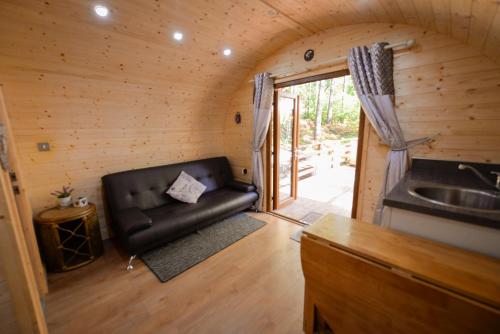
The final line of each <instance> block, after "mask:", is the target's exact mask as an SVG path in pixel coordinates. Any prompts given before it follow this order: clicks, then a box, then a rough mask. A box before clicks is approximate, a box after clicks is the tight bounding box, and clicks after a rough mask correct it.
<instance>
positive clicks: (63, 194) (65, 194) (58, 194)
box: [50, 186, 74, 198]
mask: <svg viewBox="0 0 500 334" xmlns="http://www.w3.org/2000/svg"><path fill="white" fill-rule="evenodd" d="M73 191H74V189H73V188H70V187H67V186H63V187H62V191H61V190H56V191H54V192H51V193H50V194H51V195H52V196H55V197H57V198H65V197H69V196H71V194H72V193H73Z"/></svg>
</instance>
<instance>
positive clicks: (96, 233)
mask: <svg viewBox="0 0 500 334" xmlns="http://www.w3.org/2000/svg"><path fill="white" fill-rule="evenodd" d="M35 222H36V229H37V235H38V239H39V243H40V248H41V252H42V256H43V258H44V261H45V264H46V266H47V270H49V271H67V270H72V269H76V268H79V267H82V266H84V265H86V264H88V263H90V262H92V261H94V260H95V259H96V258H97V257H98V256H100V255H101V254H102V253H103V245H102V238H101V231H100V229H99V220H98V219H97V212H96V207H95V205H94V204H92V203H89V204H88V205H87V206H86V207H83V208H74V207H68V208H52V209H48V210H45V211H43V212H41V213H39V214H38V215H37V217H36V218H35Z"/></svg>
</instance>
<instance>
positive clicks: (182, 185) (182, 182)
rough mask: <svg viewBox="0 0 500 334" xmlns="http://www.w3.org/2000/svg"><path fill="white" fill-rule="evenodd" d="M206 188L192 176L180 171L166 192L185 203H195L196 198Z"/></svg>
mask: <svg viewBox="0 0 500 334" xmlns="http://www.w3.org/2000/svg"><path fill="white" fill-rule="evenodd" d="M205 189H207V187H206V186H204V185H203V184H202V183H201V182H198V181H196V180H195V178H194V177H192V176H191V175H189V174H188V173H185V172H184V171H182V172H181V174H180V175H179V177H178V178H177V180H175V182H174V184H172V186H171V187H170V188H168V190H167V194H169V195H170V196H172V197H173V198H175V199H176V200H179V201H181V202H185V203H197V202H198V198H200V196H201V194H203V192H204V191H205Z"/></svg>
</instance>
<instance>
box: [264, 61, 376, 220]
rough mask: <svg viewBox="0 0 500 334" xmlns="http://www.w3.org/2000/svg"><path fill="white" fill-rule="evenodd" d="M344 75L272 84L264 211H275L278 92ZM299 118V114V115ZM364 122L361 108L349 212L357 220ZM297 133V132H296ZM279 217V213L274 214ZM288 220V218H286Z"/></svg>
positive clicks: (334, 73)
mask: <svg viewBox="0 0 500 334" xmlns="http://www.w3.org/2000/svg"><path fill="white" fill-rule="evenodd" d="M346 75H350V72H349V69H347V68H345V69H341V70H337V71H333V72H328V73H322V74H317V75H312V76H308V77H304V78H299V79H294V80H290V81H284V82H279V83H275V84H274V97H273V113H272V117H271V126H270V127H269V129H272V130H273V131H268V132H267V137H266V144H265V147H266V173H265V174H266V180H265V183H266V189H265V198H266V202H265V209H266V211H273V210H276V208H274V202H275V200H274V195H273V193H274V183H275V181H274V180H275V174H276V171H275V170H274V169H275V168H274V166H273V165H274V160H273V152H275V150H274V148H275V147H276V146H277V143H276V140H275V139H276V138H275V135H274V133H275V128H276V127H277V122H276V118H275V115H276V109H277V106H278V93H277V92H278V91H279V89H281V88H285V87H290V86H295V85H300V84H305V83H310V82H315V81H320V80H328V79H335V78H339V77H343V76H346ZM299 116H300V114H299ZM365 122H366V117H365V113H364V110H363V108H362V107H361V112H360V114H359V127H358V147H357V153H356V171H355V177H354V185H353V203H352V210H351V218H357V213H358V212H357V211H358V201H359V188H360V179H361V171H362V166H363V161H362V160H363V149H364V133H365ZM297 123H298V119H297ZM297 133H298V132H297ZM295 190H297V187H295ZM276 214H278V215H279V213H276ZM287 218H288V217H287Z"/></svg>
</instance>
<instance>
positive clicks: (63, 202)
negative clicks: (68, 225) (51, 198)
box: [57, 196, 71, 208]
mask: <svg viewBox="0 0 500 334" xmlns="http://www.w3.org/2000/svg"><path fill="white" fill-rule="evenodd" d="M57 202H58V203H59V207H60V208H67V207H68V206H70V205H71V196H68V197H61V198H57Z"/></svg>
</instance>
